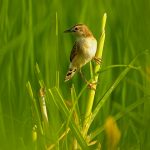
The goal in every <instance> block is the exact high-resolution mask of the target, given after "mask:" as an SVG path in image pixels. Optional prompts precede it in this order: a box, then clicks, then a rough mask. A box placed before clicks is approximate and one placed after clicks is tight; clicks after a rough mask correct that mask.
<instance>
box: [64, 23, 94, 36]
mask: <svg viewBox="0 0 150 150" xmlns="http://www.w3.org/2000/svg"><path fill="white" fill-rule="evenodd" d="M64 33H74V34H75V35H76V36H78V37H88V36H92V33H91V31H90V30H89V29H88V27H87V26H86V25H84V24H76V25H74V26H73V27H71V28H70V29H68V30H65V31H64Z"/></svg>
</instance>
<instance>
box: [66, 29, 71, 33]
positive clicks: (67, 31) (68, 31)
mask: <svg viewBox="0 0 150 150" xmlns="http://www.w3.org/2000/svg"><path fill="white" fill-rule="evenodd" d="M70 32H73V31H72V29H68V30H65V31H64V33H70Z"/></svg>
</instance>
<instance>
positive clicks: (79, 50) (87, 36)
mask: <svg viewBox="0 0 150 150" xmlns="http://www.w3.org/2000/svg"><path fill="white" fill-rule="evenodd" d="M64 33H73V34H74V35H75V38H76V40H75V42H74V45H73V48H72V50H71V54H70V65H69V69H68V72H67V74H66V76H65V82H66V81H69V80H70V79H72V77H73V76H74V75H75V73H76V72H77V71H79V72H80V75H81V77H82V78H83V79H84V81H85V82H86V83H88V81H87V80H86V79H85V78H84V76H83V74H82V72H81V68H82V67H83V66H84V65H85V64H87V63H88V62H90V61H91V60H92V59H94V60H95V61H96V62H97V63H100V59H99V58H96V57H95V54H96V50H97V40H96V38H95V37H94V36H93V34H92V32H91V31H90V29H89V28H88V27H87V26H86V25H85V24H76V25H74V26H73V27H71V28H69V29H67V30H65V31H64ZM88 84H89V83H88ZM89 85H90V84H89Z"/></svg>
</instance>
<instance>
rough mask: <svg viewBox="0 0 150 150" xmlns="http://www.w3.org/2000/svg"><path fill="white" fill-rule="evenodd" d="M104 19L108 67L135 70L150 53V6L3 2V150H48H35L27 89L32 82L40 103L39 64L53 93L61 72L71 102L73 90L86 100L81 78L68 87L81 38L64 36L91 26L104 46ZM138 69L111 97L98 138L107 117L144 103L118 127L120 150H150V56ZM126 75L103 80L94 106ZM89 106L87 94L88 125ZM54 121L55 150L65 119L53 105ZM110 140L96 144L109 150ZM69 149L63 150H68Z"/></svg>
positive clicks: (112, 73) (110, 73)
mask: <svg viewBox="0 0 150 150" xmlns="http://www.w3.org/2000/svg"><path fill="white" fill-rule="evenodd" d="M105 12H106V13H107V24H106V40H105V46H104V52H103V64H102V68H104V69H105V68H106V67H107V66H109V65H115V64H124V65H128V64H129V63H130V61H131V60H132V59H133V58H134V57H135V56H136V55H137V54H139V53H140V52H142V51H144V50H146V49H150V38H149V35H150V19H149V17H150V1H148V0H139V1H137V0H132V1H131V0H122V1H121V0H72V1H69V0H43V1H40V0H21V1H20V0H13V1H11V0H0V149H1V150H8V149H9V150H10V149H14V150H24V149H43V147H42V146H41V147H40V146H39V147H38V148H37V147H36V148H35V147H34V143H33V141H32V127H33V126H34V121H33V120H34V119H33V116H32V109H31V99H30V96H29V94H28V90H27V88H26V84H27V82H28V81H30V82H31V84H32V87H33V89H34V90H33V91H34V94H35V95H36V96H35V97H38V90H39V85H38V80H37V78H36V74H35V65H36V63H37V64H38V65H39V68H40V71H41V74H42V78H43V80H44V82H45V84H46V86H47V87H48V88H53V87H54V86H55V85H56V81H57V76H56V74H57V72H59V87H60V89H61V92H62V94H63V96H64V98H65V99H66V100H69V99H70V87H71V84H72V83H74V84H75V88H76V92H77V93H79V91H80V90H81V89H82V88H83V86H84V85H85V84H84V82H82V81H81V79H80V77H79V75H75V77H74V79H73V80H72V81H69V82H68V83H64V77H65V74H66V71H67V68H68V65H69V55H70V50H71V48H72V45H73V41H74V38H73V36H71V35H67V34H64V33H63V31H64V30H65V29H67V28H70V27H71V26H72V25H74V24H76V23H84V24H86V25H88V26H89V28H90V29H91V31H92V32H93V34H94V35H95V37H96V39H97V40H99V37H100V34H101V33H100V31H101V20H102V16H103V14H104V13H105ZM134 65H135V66H136V67H139V66H140V69H139V70H135V69H131V71H130V72H129V73H128V74H127V76H126V77H125V78H124V80H123V81H122V82H121V83H120V84H119V85H118V87H117V88H116V89H115V90H114V92H112V93H111V96H110V97H109V101H107V103H105V105H104V107H103V108H102V110H101V111H100V113H99V116H97V119H96V120H95V122H94V123H93V125H92V127H91V131H92V130H93V129H95V128H97V127H99V126H101V125H103V123H104V121H105V119H106V118H107V116H109V115H116V114H117V113H118V112H122V113H123V112H124V110H126V108H127V107H128V106H129V105H131V104H136V102H137V101H138V100H141V99H143V100H144V102H143V104H141V105H138V107H136V109H134V110H132V111H130V112H129V113H127V114H126V115H124V116H123V117H122V118H121V119H120V120H119V121H118V126H119V128H120V130H121V134H122V137H121V141H120V144H119V147H120V149H121V150H127V149H128V150H149V149H150V143H149V141H150V128H149V123H150V115H149V114H150V101H149V96H150V55H149V53H148V52H147V53H146V54H143V55H140V57H138V60H136V62H135V64H134ZM123 69H124V68H113V69H109V70H107V71H105V72H103V73H101V74H100V79H99V83H98V89H97V92H96V98H95V105H96V103H97V98H98V97H102V95H103V94H104V93H105V92H106V91H107V90H108V88H109V87H110V86H111V85H112V83H113V82H114V81H115V79H116V78H117V77H118V75H119V74H120V73H121V71H122V70H123ZM83 72H84V74H85V75H86V77H87V78H89V64H87V65H86V66H85V67H84V68H83ZM85 105H86V92H85V93H84V94H83V95H82V97H81V99H80V100H79V107H80V110H81V118H82V114H84V111H85ZM49 114H50V116H49V121H50V124H51V129H50V130H51V136H50V143H53V142H54V141H55V140H56V139H57V136H58V135H56V131H57V130H58V129H59V128H60V127H61V124H62V118H61V115H60V113H59V110H57V109H56V106H55V105H54V104H52V105H51V106H50V108H49ZM103 134H104V133H102V134H101V135H99V136H97V137H96V138H97V139H98V140H99V141H100V143H101V144H102V145H103V143H105V141H104V135H103ZM41 143H42V141H41ZM39 145H40V143H39ZM62 145H63V144H60V146H58V147H59V148H58V147H57V148H56V149H67V148H64V147H63V146H62ZM62 147H63V148H62ZM65 147H67V146H65Z"/></svg>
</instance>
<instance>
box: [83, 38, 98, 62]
mask: <svg viewBox="0 0 150 150" xmlns="http://www.w3.org/2000/svg"><path fill="white" fill-rule="evenodd" d="M80 47H81V49H80V50H81V55H82V56H83V57H84V58H85V59H87V61H89V60H91V59H92V58H93V57H94V56H95V53H96V49H97V41H96V39H95V38H94V37H89V38H83V39H80Z"/></svg>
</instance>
